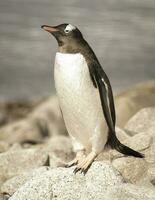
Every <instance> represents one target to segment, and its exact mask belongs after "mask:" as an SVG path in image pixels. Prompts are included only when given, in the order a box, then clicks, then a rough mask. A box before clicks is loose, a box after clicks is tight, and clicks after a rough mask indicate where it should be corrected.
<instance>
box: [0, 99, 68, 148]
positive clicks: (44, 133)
mask: <svg viewBox="0 0 155 200" xmlns="http://www.w3.org/2000/svg"><path fill="white" fill-rule="evenodd" d="M12 133H14V134H12ZM53 135H67V131H66V128H65V125H64V121H63V118H62V116H61V112H60V108H59V104H58V100H57V98H56V97H55V96H53V97H51V98H48V99H47V100H45V101H44V102H42V103H41V104H39V105H38V106H37V107H36V108H35V109H34V110H33V111H32V112H31V113H30V114H29V115H27V116H26V117H25V118H24V119H19V120H17V121H14V122H12V123H9V124H6V125H5V126H3V127H2V128H1V129H0V140H3V141H7V142H8V143H9V144H13V143H14V142H19V143H24V142H27V141H34V142H40V141H43V140H44V139H45V138H47V137H49V136H53Z"/></svg>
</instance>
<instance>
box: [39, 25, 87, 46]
mask: <svg viewBox="0 0 155 200" xmlns="http://www.w3.org/2000/svg"><path fill="white" fill-rule="evenodd" d="M41 28H43V29H44V30H45V31H48V32H49V33H51V34H52V35H53V36H54V37H55V38H56V40H57V42H58V45H59V46H63V45H68V44H71V43H75V42H79V41H80V40H82V39H83V36H82V33H81V32H80V31H79V29H78V28H77V27H75V26H73V25H71V24H60V25H58V26H48V25H42V26H41Z"/></svg>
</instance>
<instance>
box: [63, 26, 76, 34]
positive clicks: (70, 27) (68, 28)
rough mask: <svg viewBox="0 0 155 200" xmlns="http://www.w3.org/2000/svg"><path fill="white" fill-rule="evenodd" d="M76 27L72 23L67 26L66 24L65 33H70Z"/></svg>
mask: <svg viewBox="0 0 155 200" xmlns="http://www.w3.org/2000/svg"><path fill="white" fill-rule="evenodd" d="M74 29H76V27H75V26H73V25H71V24H68V25H67V26H66V28H65V30H64V31H65V33H69V32H70V31H72V30H74Z"/></svg>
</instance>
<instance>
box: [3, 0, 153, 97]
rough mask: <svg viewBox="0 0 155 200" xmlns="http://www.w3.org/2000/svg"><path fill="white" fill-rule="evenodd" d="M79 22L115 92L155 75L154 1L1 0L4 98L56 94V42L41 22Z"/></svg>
mask: <svg viewBox="0 0 155 200" xmlns="http://www.w3.org/2000/svg"><path fill="white" fill-rule="evenodd" d="M64 22H67V23H68V22H69V23H72V24H74V25H77V26H78V27H79V28H80V29H81V30H82V32H83V34H84V36H85V38H87V41H88V42H89V43H90V44H91V46H92V47H93V49H94V50H95V52H96V54H97V56H98V57H99V60H100V61H101V63H102V66H103V67H104V69H105V71H106V72H107V74H108V76H109V78H110V80H111V82H112V85H113V88H114V91H115V92H117V91H120V90H123V89H125V88H127V87H129V86H131V85H133V84H135V83H138V82H142V81H144V80H148V79H155V66H154V63H155V1H154V0H141V1H139V0H131V1H129V0H117V1H116V0H95V1H89V0H85V1H83V0H79V1H77V0H67V1H64V0H57V1H54V0H44V1H42V0H26V1H25V0H4V1H2V0H1V1H0V100H1V99H7V100H9V99H30V98H37V97H42V96H47V95H50V94H52V93H54V92H55V91H54V81H53V62H54V56H55V52H56V50H57V44H56V41H55V40H54V38H52V37H50V35H48V34H47V33H45V32H44V31H43V30H41V29H40V25H42V24H51V25H56V24H59V23H64Z"/></svg>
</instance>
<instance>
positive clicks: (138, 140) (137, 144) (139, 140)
mask: <svg viewBox="0 0 155 200" xmlns="http://www.w3.org/2000/svg"><path fill="white" fill-rule="evenodd" d="M152 140H153V138H152V136H151V135H149V134H146V133H142V132H141V133H138V134H136V135H134V136H133V137H130V139H129V140H126V141H125V142H126V144H127V145H128V146H129V147H130V148H132V149H134V150H136V151H143V150H145V149H147V148H149V147H150V145H151V143H152Z"/></svg>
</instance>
